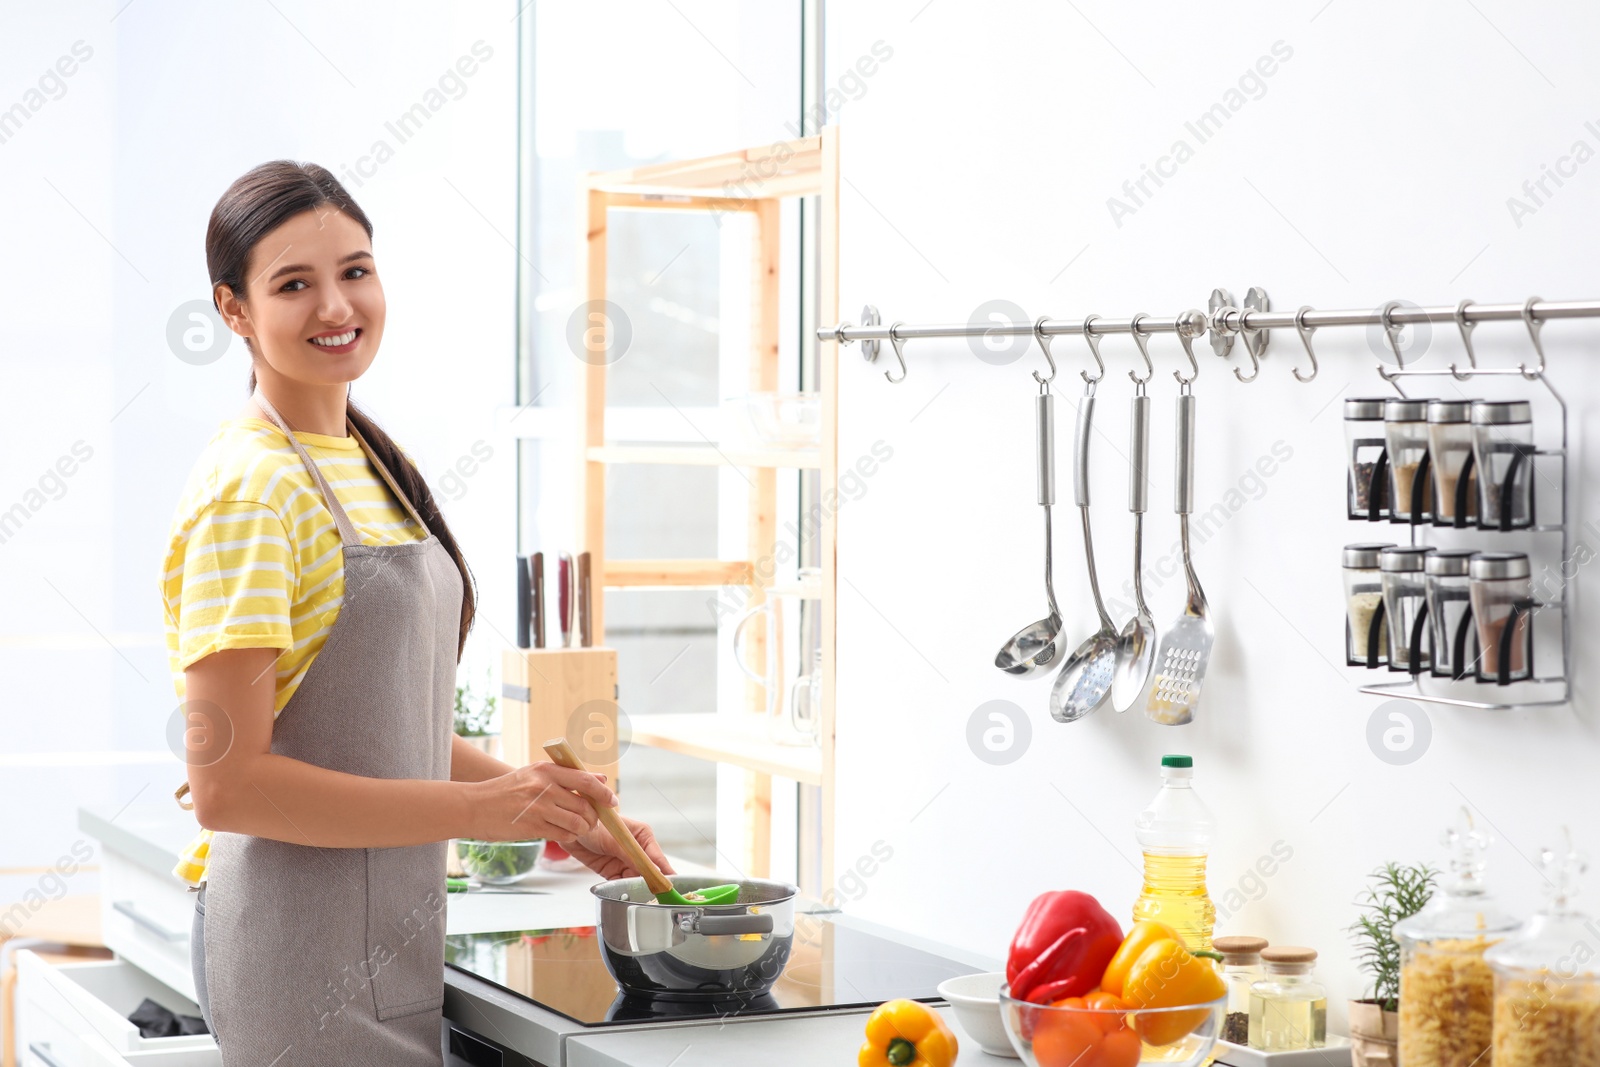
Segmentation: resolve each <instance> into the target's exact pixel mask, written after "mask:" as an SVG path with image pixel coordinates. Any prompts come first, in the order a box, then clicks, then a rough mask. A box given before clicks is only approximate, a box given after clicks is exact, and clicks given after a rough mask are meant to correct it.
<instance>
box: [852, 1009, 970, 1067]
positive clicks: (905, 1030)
mask: <svg viewBox="0 0 1600 1067" xmlns="http://www.w3.org/2000/svg"><path fill="white" fill-rule="evenodd" d="M957 1050H958V1045H957V1043H956V1035H955V1033H954V1031H952V1030H951V1029H950V1026H949V1024H947V1023H946V1022H945V1021H944V1019H943V1018H941V1017H940V1016H939V1013H938V1012H937V1011H935V1010H934V1009H932V1008H930V1007H929V1006H928V1005H926V1004H918V1003H917V1002H916V1001H914V1000H890V1001H886V1002H885V1003H883V1004H879V1005H878V1010H877V1011H874V1012H873V1013H872V1014H871V1016H869V1017H868V1018H867V1040H866V1041H865V1042H864V1043H863V1044H862V1046H861V1051H860V1052H858V1053H857V1054H856V1063H857V1065H858V1067H909V1065H911V1064H916V1067H953V1065H954V1064H955V1062H956V1052H957Z"/></svg>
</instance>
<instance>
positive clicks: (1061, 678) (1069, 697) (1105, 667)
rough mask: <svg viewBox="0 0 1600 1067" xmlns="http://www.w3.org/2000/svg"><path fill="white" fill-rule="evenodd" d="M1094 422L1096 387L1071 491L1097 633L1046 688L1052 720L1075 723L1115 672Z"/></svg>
mask: <svg viewBox="0 0 1600 1067" xmlns="http://www.w3.org/2000/svg"><path fill="white" fill-rule="evenodd" d="M1093 423H1094V384H1093V383H1092V382H1091V383H1090V385H1089V387H1088V389H1087V390H1085V392H1084V395H1083V399H1082V400H1080V401H1078V430H1077V443H1076V446H1075V448H1074V450H1073V453H1074V455H1073V468H1072V491H1073V496H1074V499H1075V500H1076V502H1077V505H1078V511H1079V512H1080V513H1081V514H1082V516H1083V554H1084V558H1085V559H1087V560H1088V563H1089V589H1090V591H1091V592H1092V593H1094V609H1095V611H1096V612H1098V613H1099V615H1100V629H1098V630H1096V631H1095V632H1094V633H1093V634H1092V635H1090V637H1089V639H1088V640H1086V641H1085V642H1084V643H1083V644H1081V645H1079V646H1078V649H1077V651H1075V652H1074V653H1073V654H1072V658H1071V659H1069V660H1067V662H1066V665H1065V666H1063V667H1062V668H1061V673H1060V674H1058V675H1057V676H1056V680H1055V684H1054V685H1052V686H1051V687H1050V717H1051V718H1052V719H1054V720H1055V721H1056V722H1076V721H1077V720H1078V719H1081V718H1083V717H1084V716H1085V715H1087V714H1089V713H1090V712H1091V711H1093V710H1094V709H1095V708H1098V707H1099V706H1100V705H1101V704H1103V703H1105V699H1106V696H1107V695H1108V694H1109V693H1110V692H1111V680H1112V676H1113V675H1114V674H1115V673H1116V669H1117V628H1116V626H1115V625H1114V624H1113V623H1112V621H1111V616H1109V615H1107V614H1106V605H1105V601H1103V600H1101V599H1100V578H1099V576H1098V575H1097V574H1096V573H1095V566H1094V534H1093V532H1092V531H1091V530H1090V528H1089V433H1090V430H1091V428H1092V426H1093Z"/></svg>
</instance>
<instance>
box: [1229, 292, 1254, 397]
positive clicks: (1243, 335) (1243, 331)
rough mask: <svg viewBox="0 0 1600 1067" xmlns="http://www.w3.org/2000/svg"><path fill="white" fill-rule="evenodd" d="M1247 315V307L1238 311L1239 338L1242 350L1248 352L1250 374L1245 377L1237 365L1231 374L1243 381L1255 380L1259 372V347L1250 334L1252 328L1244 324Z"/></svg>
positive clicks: (1248, 315) (1248, 314) (1248, 311)
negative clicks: (1242, 346) (1242, 344)
mask: <svg viewBox="0 0 1600 1067" xmlns="http://www.w3.org/2000/svg"><path fill="white" fill-rule="evenodd" d="M1249 317H1250V310H1249V309H1248V308H1246V309H1245V310H1243V311H1241V312H1239V339H1240V340H1242V341H1243V342H1244V350H1245V351H1246V352H1248V353H1250V376H1249V377H1248V378H1246V377H1245V376H1244V372H1243V371H1241V370H1240V369H1239V368H1238V367H1235V368H1233V376H1234V377H1235V378H1237V379H1239V380H1240V381H1241V382H1245V383H1249V382H1253V381H1255V380H1256V378H1257V377H1259V376H1260V374H1261V357H1260V349H1259V348H1257V347H1256V342H1255V341H1254V340H1253V339H1252V338H1251V336H1250V334H1251V332H1252V329H1253V328H1252V327H1250V326H1247V325H1245V320H1246V319H1248V318H1249Z"/></svg>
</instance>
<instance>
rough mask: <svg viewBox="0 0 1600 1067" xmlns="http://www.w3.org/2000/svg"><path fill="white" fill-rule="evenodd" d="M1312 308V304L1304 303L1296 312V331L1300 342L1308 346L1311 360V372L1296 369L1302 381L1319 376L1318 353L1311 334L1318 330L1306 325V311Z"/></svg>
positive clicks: (1308, 357)
mask: <svg viewBox="0 0 1600 1067" xmlns="http://www.w3.org/2000/svg"><path fill="white" fill-rule="evenodd" d="M1310 310H1311V305H1310V304H1303V305H1301V307H1300V310H1299V311H1296V312H1295V313H1294V328H1295V332H1297V333H1298V334H1299V335H1300V343H1301V344H1303V345H1305V346H1306V358H1307V359H1309V360H1310V361H1311V373H1310V374H1301V373H1300V368H1299V367H1296V368H1295V369H1294V376H1295V378H1296V379H1297V380H1298V381H1302V382H1309V381H1311V380H1312V379H1313V378H1315V377H1316V376H1317V353H1316V351H1315V350H1314V349H1312V347H1311V335H1312V334H1314V333H1316V332H1317V328H1316V327H1315V326H1307V325H1306V312H1308V311H1310Z"/></svg>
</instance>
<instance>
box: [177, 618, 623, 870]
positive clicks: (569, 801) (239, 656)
mask: <svg viewBox="0 0 1600 1067" xmlns="http://www.w3.org/2000/svg"><path fill="white" fill-rule="evenodd" d="M277 654H278V653H277V650H276V649H271V648H238V649H226V650H224V651H221V652H214V653H212V654H211V655H209V656H206V657H204V658H203V659H200V660H198V661H197V662H195V663H194V664H192V665H191V666H190V667H189V668H188V669H187V670H186V671H185V672H184V677H185V679H186V701H187V708H188V715H189V721H188V724H187V725H188V729H187V732H186V744H187V748H188V762H189V786H190V791H191V793H192V795H193V799H194V809H195V817H196V818H197V819H198V820H199V821H200V824H201V825H202V826H204V827H206V828H207V829H210V830H223V831H228V832H231V833H241V834H252V835H254V836H256V837H266V838H271V839H273V840H277V841H287V842H291V843H293V844H300V845H315V846H318V847H322V848H391V847H395V846H399V845H418V844H423V843H426V842H431V841H442V840H445V839H446V838H451V837H476V838H482V839H485V840H491V841H507V840H520V839H526V838H534V837H548V838H553V839H555V840H557V841H568V840H572V839H573V838H575V837H578V836H581V835H584V834H586V833H588V832H589V831H590V830H592V829H593V828H594V825H595V816H594V812H593V810H592V809H591V808H590V806H589V803H588V802H587V801H586V800H584V799H583V798H582V797H580V796H578V795H576V794H575V793H574V792H573V791H574V790H577V791H578V792H580V793H583V794H585V795H586V796H588V797H590V798H592V799H593V800H594V801H595V802H597V803H600V804H606V805H614V804H615V803H616V797H615V796H614V795H613V794H612V792H611V790H609V789H607V788H606V787H605V786H604V785H603V784H602V783H601V782H600V781H599V779H597V778H596V777H595V776H594V775H592V774H585V773H583V772H582V771H569V770H567V769H566V768H565V767H558V766H556V765H555V764H552V763H539V764H534V765H533V766H529V767H518V768H516V769H514V770H512V769H510V768H505V769H504V770H500V768H502V767H505V765H503V764H501V763H500V761H498V760H493V759H490V758H489V757H488V756H485V755H484V754H483V753H477V755H478V756H482V757H483V760H485V761H487V767H486V766H485V764H484V763H481V762H478V761H474V760H472V759H471V757H468V762H467V763H466V764H463V770H465V769H466V768H467V767H472V768H474V770H473V772H472V773H476V771H479V770H485V769H487V770H491V771H494V770H499V771H500V773H499V774H498V775H496V776H493V777H489V778H486V779H480V780H459V781H427V780H414V779H403V778H367V777H363V776H361V775H355V774H344V773H341V772H339V771H331V770H328V769H327V768H324V767H318V766H315V765H314V764H310V763H304V762H301V761H300V760H295V759H290V758H288V757H287V756H280V755H276V754H274V753H273V752H272V751H271V746H272V723H273V695H274V688H275V685H276V675H275V672H274V669H273V665H274V662H275V660H276V659H277ZM467 747H469V748H470V746H467ZM459 752H460V747H459V746H456V747H453V748H452V756H453V757H454V756H455V755H456V754H457V753H459ZM451 762H452V774H454V767H455V759H454V758H452V761H451ZM508 772H509V773H508Z"/></svg>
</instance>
